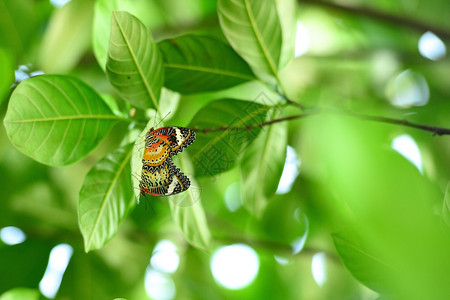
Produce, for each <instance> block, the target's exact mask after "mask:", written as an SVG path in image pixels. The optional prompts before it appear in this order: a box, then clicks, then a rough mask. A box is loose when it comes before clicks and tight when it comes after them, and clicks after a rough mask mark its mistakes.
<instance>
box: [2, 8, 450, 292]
mask: <svg viewBox="0 0 450 300" xmlns="http://www.w3.org/2000/svg"><path fill="white" fill-rule="evenodd" d="M279 1H282V0H279ZM111 3H114V5H116V6H118V7H119V8H120V9H121V10H127V11H129V12H130V13H132V14H135V15H136V16H138V17H139V18H140V20H142V21H143V22H144V23H145V25H146V26H148V27H149V28H150V29H151V31H152V33H153V37H154V38H155V40H156V41H159V40H162V39H165V38H169V37H174V36H177V35H180V34H183V33H198V34H207V35H212V36H216V37H218V38H220V39H224V37H223V34H222V33H221V30H220V26H219V22H218V18H217V3H216V1H211V0H184V1H175V0H166V1H158V0H153V1H151V0H145V1H144V0H128V1H118V0H117V1H106V0H103V1H101V0H98V1H88V0H72V1H67V0H66V1H56V0H53V1H44V0H41V1H40V0H34V1H32V0H14V1H13V0H0V105H1V106H0V114H1V116H2V119H3V117H4V114H5V112H6V109H7V105H8V97H9V96H10V93H11V91H12V89H11V88H12V87H14V86H15V85H16V84H17V83H18V82H20V81H22V80H24V79H26V78H28V77H30V76H34V75H38V74H42V73H47V74H50V73H56V74H70V75H74V76H77V77H79V78H81V79H82V80H83V81H85V82H87V83H88V84H90V85H91V86H93V87H94V88H95V89H96V90H97V91H98V92H100V93H102V94H111V95H115V94H114V92H113V88H112V87H111V86H110V84H109V82H108V80H107V79H106V76H105V74H104V72H103V66H99V64H98V62H97V60H96V56H95V55H94V53H95V52H96V51H97V52H101V49H98V47H99V45H98V44H97V43H96V40H97V39H98V38H104V39H108V38H109V37H99V36H97V35H96V32H97V30H99V29H98V26H97V25H96V16H97V14H99V11H101V9H102V8H103V7H106V6H108V5H110V4H111ZM296 6H297V9H298V13H297V17H298V22H297V35H296V40H295V58H294V59H293V60H292V61H291V62H290V63H289V64H288V65H287V66H286V67H285V68H284V69H283V70H282V72H281V78H282V80H283V83H284V85H285V87H286V89H287V91H288V93H289V97H290V98H291V99H295V100H296V101H298V102H300V103H302V104H304V105H308V106H324V107H338V108H344V109H346V110H348V111H352V112H357V113H360V114H365V115H376V116H382V117H389V118H396V119H400V120H401V119H407V120H409V121H411V122H416V123H420V124H427V125H432V126H439V127H446V128H450V59H449V57H448V54H447V51H448V50H447V48H448V46H449V39H450V9H449V5H448V1H447V0H434V1H424V0H414V1H401V0H397V1H362V0H342V1H313V0H306V1H301V0H300V1H297V2H296ZM282 17H283V16H281V18H282ZM261 88H262V87H261V85H260V84H258V83H254V82H250V83H246V84H244V85H241V86H237V87H234V88H231V89H229V90H226V91H222V92H220V93H205V94H197V95H189V96H184V95H182V96H181V100H180V103H188V105H192V107H200V106H201V104H204V103H205V99H219V98H223V97H231V98H242V97H243V96H242V95H245V94H248V93H249V91H252V92H257V91H259V90H260V89H261ZM119 103H120V102H119ZM119 105H120V104H119ZM188 109H189V108H188ZM291 110H292V111H291ZM290 112H292V113H297V112H298V111H297V110H296V108H295V107H294V108H286V109H285V113H286V114H289V113H290ZM186 114H187V115H189V112H187V113H183V110H181V109H179V110H177V111H176V112H174V116H173V117H172V120H173V122H177V123H176V124H174V125H180V126H183V125H186V124H188V123H189V121H190V120H189V118H188V117H186ZM288 126H289V133H288V144H289V146H288V147H287V149H286V153H287V155H286V162H285V166H284V170H283V175H282V177H281V180H280V182H279V185H278V190H277V193H276V195H275V196H274V197H273V199H271V201H270V204H269V206H268V208H267V209H266V210H265V212H264V214H263V216H262V218H256V217H254V216H252V215H251V214H249V213H248V212H247V211H246V209H245V208H244V207H243V206H242V201H241V195H242V191H243V190H245V188H246V187H245V186H243V185H242V183H241V180H240V171H239V169H238V168H235V169H232V170H231V171H228V172H226V173H224V174H220V175H218V176H216V177H214V178H206V179H202V178H199V179H198V180H199V186H200V187H201V190H202V191H201V192H202V204H203V206H204V208H205V211H206V217H207V220H208V225H209V226H210V230H211V233H212V235H213V239H214V240H215V244H214V249H212V251H211V252H206V251H203V250H199V249H196V248H194V247H192V246H190V245H189V244H188V243H187V242H186V241H185V239H184V237H183V236H182V235H181V234H180V232H179V231H178V230H177V228H176V227H175V225H174V223H173V221H172V217H171V214H170V210H169V207H168V205H167V201H165V200H164V199H156V200H153V199H152V206H153V208H154V209H155V211H156V212H157V214H156V215H154V214H153V212H152V211H151V209H148V208H146V206H145V205H138V206H136V208H135V209H134V210H133V211H132V212H131V213H130V215H129V216H128V218H127V219H126V220H125V221H124V222H123V223H122V224H121V227H120V229H119V232H118V233H117V235H116V236H115V237H114V238H113V239H112V240H111V241H110V242H109V243H108V244H107V245H106V246H105V247H103V248H102V249H101V250H97V251H93V252H90V253H85V251H84V248H83V240H82V237H81V234H80V231H79V228H78V223H77V220H78V219H77V200H78V193H79V189H80V187H81V184H82V182H83V179H84V176H85V175H86V174H87V172H88V171H89V169H90V168H91V167H92V166H94V165H95V163H96V162H97V161H98V160H99V159H101V158H102V157H103V156H104V155H105V154H107V153H109V152H110V151H111V149H114V148H115V147H117V146H118V145H119V144H120V142H121V140H122V138H123V137H124V136H125V134H126V133H127V131H128V128H127V127H126V125H123V124H122V125H117V126H116V127H114V128H113V130H112V131H111V132H110V134H109V136H108V137H107V139H106V140H105V141H104V142H102V144H101V145H100V146H99V147H98V148H97V149H96V150H95V151H94V152H93V153H91V154H90V155H89V156H88V157H87V158H86V159H84V160H82V161H80V162H78V163H75V164H73V165H70V166H68V167H64V168H52V167H47V166H45V165H42V164H39V163H37V162H35V161H33V160H32V159H31V158H28V157H27V156H24V155H23V154H21V153H20V152H19V151H18V150H16V149H15V148H14V147H13V146H12V145H11V144H10V142H9V140H8V138H7V136H6V133H5V129H4V127H3V126H1V128H0V145H1V146H0V238H1V239H0V294H2V293H6V294H4V296H3V297H4V298H0V299H10V298H6V297H7V294H8V293H11V295H15V297H17V295H20V296H19V297H18V298H17V299H39V298H50V299H52V298H55V299H114V298H120V297H123V298H126V299H237V298H240V299H258V298H259V299H390V298H388V297H387V298H384V297H382V298H379V297H380V296H379V294H378V292H379V291H380V290H388V291H392V293H393V294H397V295H398V294H399V295H411V294H408V292H406V290H408V289H411V293H412V294H413V295H416V296H417V298H416V299H426V298H421V297H422V296H424V295H428V293H429V292H430V291H431V290H434V291H435V294H434V295H437V296H442V299H445V296H450V294H447V292H448V290H445V289H443V288H442V286H443V285H442V284H444V283H445V280H446V279H448V278H449V277H448V276H447V275H448V272H449V271H448V270H449V269H448V268H446V267H448V266H449V261H448V258H446V257H447V254H448V253H449V250H450V247H449V245H450V243H449V241H448V231H446V230H447V229H446V228H447V227H448V225H449V224H450V219H449V216H450V195H448V194H447V199H448V200H446V201H447V202H445V201H444V200H445V197H446V196H445V194H446V190H447V185H448V182H449V178H450V137H449V136H433V134H432V133H431V132H427V131H423V130H418V129H414V128H407V127H402V126H400V125H395V124H387V123H385V122H372V121H362V120H359V119H358V118H354V117H351V116H349V117H338V116H336V115H333V114H323V115H319V116H316V117H311V118H305V119H298V120H295V121H291V122H289V125H288ZM447 193H449V192H447ZM445 203H447V205H448V206H445ZM443 204H444V205H443ZM349 227H350V228H352V229H354V230H355V229H356V230H358V234H353V233H348V232H347V231H346V228H349ZM355 236H363V238H362V239H357V242H355V241H354V240H353V238H354V237H355ZM361 241H364V242H366V244H365V245H364V246H361V247H355V245H358V246H359V242H361ZM349 245H350V246H349ZM352 249H353V251H352ZM354 249H357V251H354ZM363 249H371V250H374V253H369V254H370V255H369V254H367V253H362V252H363V251H362V250H363ZM360 250H361V251H360ZM377 253H378V254H380V253H382V254H380V256H377ZM360 256H363V257H362V258H361V257H360ZM368 257H370V258H379V257H384V258H386V260H387V261H391V262H392V261H393V262H397V263H398V265H399V266H401V268H400V269H401V270H400V271H398V272H397V271H394V272H393V273H390V271H386V269H384V267H380V269H377V267H378V266H379V265H378V264H377V263H375V264H372V262H369V261H368V260H367V258H368ZM418 258H419V259H418ZM374 260H377V259H374ZM411 263H412V265H410V266H407V265H408V264H411ZM394 264H396V263H394ZM374 266H375V267H374ZM389 267H390V266H389ZM388 269H389V268H388ZM394 269H395V268H394ZM378 272H379V273H378ZM379 274H382V275H386V274H391V275H386V276H380V275H379ZM418 274H422V275H423V274H426V275H427V276H426V277H427V278H428V279H427V280H425V279H424V278H423V277H421V276H418ZM382 277H385V279H384V280H385V281H383V280H381V279H380V278H382ZM439 278H440V279H439ZM379 279H380V280H379ZM386 286H387V287H388V288H386ZM380 287H381V288H380ZM13 299H16V298H13ZM405 299H406V298H405ZM411 299H412V298H411ZM428 299H437V298H428Z"/></svg>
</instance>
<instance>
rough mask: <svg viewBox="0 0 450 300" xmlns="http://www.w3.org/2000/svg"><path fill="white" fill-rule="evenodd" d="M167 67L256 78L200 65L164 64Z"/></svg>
mask: <svg viewBox="0 0 450 300" xmlns="http://www.w3.org/2000/svg"><path fill="white" fill-rule="evenodd" d="M164 67H165V68H173V69H182V70H190V71H197V72H204V73H211V74H218V75H223V76H228V77H234V78H241V79H245V80H254V79H255V78H254V77H252V76H247V75H244V74H241V73H235V72H228V71H224V70H221V69H212V68H207V67H199V66H190V65H180V64H167V63H165V64H164Z"/></svg>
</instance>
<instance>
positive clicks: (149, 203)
mask: <svg viewBox="0 0 450 300" xmlns="http://www.w3.org/2000/svg"><path fill="white" fill-rule="evenodd" d="M144 198H145V200H146V201H145V209H147V203H148V205H150V208H151V209H152V211H153V214H154V215H155V216H156V211H155V210H154V209H153V206H152V203H151V202H150V200H148V198H147V196H145V195H144Z"/></svg>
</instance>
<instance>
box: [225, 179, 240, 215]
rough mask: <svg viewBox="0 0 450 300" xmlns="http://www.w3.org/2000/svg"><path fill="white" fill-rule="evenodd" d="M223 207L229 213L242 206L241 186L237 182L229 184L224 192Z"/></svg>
mask: <svg viewBox="0 0 450 300" xmlns="http://www.w3.org/2000/svg"><path fill="white" fill-rule="evenodd" d="M225 206H226V207H227V209H228V210H229V211H231V212H235V211H236V210H238V209H239V208H240V207H241V206H242V201H241V185H240V183H239V182H234V183H232V184H230V185H229V186H228V187H227V189H226V190H225Z"/></svg>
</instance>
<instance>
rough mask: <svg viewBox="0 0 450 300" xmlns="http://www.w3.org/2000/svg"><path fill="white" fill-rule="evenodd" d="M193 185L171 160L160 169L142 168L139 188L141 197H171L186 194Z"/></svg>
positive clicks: (146, 166) (145, 166)
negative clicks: (146, 195) (147, 195)
mask: <svg viewBox="0 0 450 300" xmlns="http://www.w3.org/2000/svg"><path fill="white" fill-rule="evenodd" d="M190 185H191V181H190V180H189V178H188V177H187V176H186V175H184V174H183V173H182V172H181V171H180V169H178V168H177V167H176V166H175V165H174V164H173V162H172V159H171V158H169V159H168V160H167V162H166V163H165V164H163V165H162V166H161V167H159V168H158V169H155V168H152V167H150V166H148V165H144V166H143V167H142V174H141V182H140V183H139V188H140V189H141V195H145V194H150V195H153V196H170V195H175V194H178V193H181V192H184V191H185V190H187V189H188V188H189V186H190Z"/></svg>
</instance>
